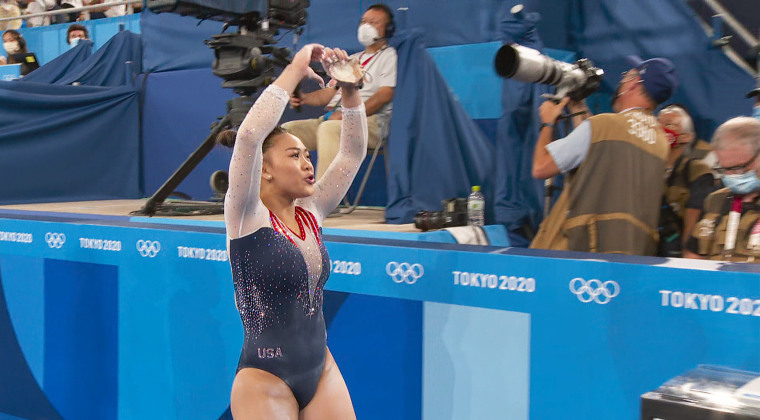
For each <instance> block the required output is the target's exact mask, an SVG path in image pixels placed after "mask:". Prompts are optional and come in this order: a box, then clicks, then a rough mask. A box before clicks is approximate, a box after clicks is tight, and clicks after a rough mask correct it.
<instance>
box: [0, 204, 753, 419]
mask: <svg viewBox="0 0 760 420" xmlns="http://www.w3.org/2000/svg"><path fill="white" fill-rule="evenodd" d="M2 217H3V218H0V279H1V281H2V283H0V285H1V286H2V290H3V297H4V299H5V302H7V310H8V319H9V321H8V322H10V324H11V326H12V330H13V331H15V335H14V337H15V338H14V339H13V341H14V342H17V343H18V346H20V349H21V351H22V352H23V354H24V356H25V363H26V364H27V365H28V373H27V374H26V376H24V374H23V372H22V373H18V372H17V371H18V369H15V367H14V369H11V366H10V365H0V377H2V378H4V379H5V380H8V378H10V379H11V380H14V381H16V382H14V383H22V382H23V381H27V382H29V381H32V383H35V382H36V383H37V384H39V387H40V388H41V390H42V392H43V393H44V396H45V398H46V400H45V401H46V402H47V403H48V404H51V405H52V406H53V407H54V408H55V409H56V410H57V412H58V413H59V414H60V415H61V416H62V418H112V417H116V418H119V419H134V418H183V419H218V418H220V417H222V416H223V413H225V411H226V409H227V406H228V404H229V390H230V386H231V384H232V380H233V377H234V374H235V367H236V364H237V358H238V355H239V351H240V347H241V344H242V329H241V325H240V320H239V317H238V315H237V312H236V310H235V306H234V299H233V289H232V282H231V276H230V268H229V263H228V261H227V255H226V252H225V237H224V234H223V229H222V228H220V227H218V222H217V223H216V224H214V223H211V224H209V223H201V224H199V225H198V226H192V225H190V224H185V225H181V224H162V223H161V220H152V222H153V223H142V222H141V220H142V219H132V220H131V221H130V220H129V219H128V218H126V217H114V218H98V219H97V220H95V219H92V218H88V217H86V216H85V217H76V218H75V217H71V218H68V216H66V215H59V216H57V217H55V218H51V217H50V215H46V216H44V217H38V216H37V215H35V214H32V213H23V212H18V213H15V214H11V213H8V212H6V213H4V216H2ZM24 219H26V220H24ZM329 233H331V234H330V235H328V236H326V237H325V240H326V244H327V247H328V249H329V251H330V255H331V258H332V264H331V269H332V275H331V277H330V281H329V282H328V284H327V290H328V292H327V295H326V300H325V315H326V319H327V320H328V344H329V346H330V348H331V350H332V352H333V354H334V356H335V358H336V360H337V361H338V364H339V366H340V367H341V370H342V372H343V374H344V376H345V379H346V382H347V383H348V386H349V390H350V391H351V393H352V398H353V400H354V402H355V405H356V411H357V414H358V417H359V418H362V419H388V418H405V419H414V418H420V419H422V418H424V419H431V420H432V419H461V418H510V419H557V418H563V419H579V420H580V419H589V418H604V419H608V418H609V419H612V418H614V419H624V420H625V419H628V420H634V419H638V410H639V396H640V395H641V394H643V393H644V392H646V391H649V390H652V389H654V388H656V387H657V386H659V385H660V384H662V383H663V382H665V381H666V380H667V379H669V378H671V377H673V376H676V375H677V374H680V373H682V372H684V371H686V370H689V369H691V368H693V367H694V366H696V365H697V364H700V363H708V364H717V365H725V366H730V367H734V368H740V369H746V370H754V371H758V370H760V281H759V280H760V277H758V270H760V267H758V266H756V265H742V264H721V263H712V262H699V261H697V262H690V261H685V260H665V259H654V258H635V257H629V258H625V257H614V256H610V257H607V256H600V255H593V256H592V255H587V254H572V253H546V252H543V253H539V252H536V251H531V250H521V251H518V250H515V249H511V248H510V249H503V248H496V247H476V246H462V245H455V244H421V243H416V242H405V241H397V240H386V239H375V240H372V239H368V238H354V237H350V236H343V234H345V232H340V231H339V230H332V231H330V232H329ZM518 252H519V253H518ZM587 257H588V258H592V259H585V258H587ZM602 259H608V260H609V261H603V260H602ZM687 263H688V264H691V266H692V268H690V269H686V268H680V267H681V266H683V265H684V264H687ZM74 273H76V274H75V275H74ZM64 291H65V292H64ZM73 302H76V303H77V305H78V306H77V310H76V312H75V313H76V314H78V315H76V316H73V317H71V316H69V317H67V318H68V319H66V320H56V319H54V318H55V317H54V316H53V315H54V314H53V312H55V313H59V312H60V311H63V310H66V308H70V307H71V304H72V303H73ZM0 308H2V305H0ZM42 308H45V309H42ZM56 308H57V309H56ZM51 311H52V312H51ZM56 311H57V312H56ZM0 315H2V314H0ZM2 319H3V316H0V322H1V320H2ZM96 320H97V321H96ZM64 321H65V324H62V322H64ZM64 328H65V329H68V330H69V331H73V333H72V334H69V335H68V336H67V337H65V339H64V338H63V337H61V336H57V335H56V334H57V333H56V332H54V331H50V330H51V329H55V330H57V331H58V332H60V331H63V329H64ZM2 331H3V329H2V326H0V332H2ZM108 331H110V332H113V333H115V334H116V336H109V335H108V333H107V332H108ZM61 340H63V342H69V343H70V344H69V345H72V346H74V347H73V348H83V349H92V348H97V349H99V353H100V354H98V355H97V357H95V356H93V355H91V354H90V353H88V352H87V351H83V352H81V353H80V352H74V351H65V352H62V351H61V350H60V347H59V345H60V343H61V342H62V341H61ZM66 340H68V341H66ZM71 340H74V341H71ZM14 342H10V341H7V340H4V341H3V342H2V343H0V345H1V346H3V348H2V349H0V350H2V351H0V353H3V354H7V352H6V350H7V348H8V346H10V345H13V344H14ZM77 346H79V347H77ZM66 364H68V365H71V366H76V367H77V368H78V369H82V371H84V372H88V371H89V372H92V373H91V374H87V375H84V376H83V377H82V378H80V379H79V380H78V381H77V382H76V386H75V389H72V390H69V392H67V393H64V392H62V391H61V388H60V387H59V386H57V385H55V384H56V383H60V382H59V381H60V378H61V377H66V372H63V371H62V370H61V367H62V366H65V365H66ZM103 364H113V365H115V373H109V372H107V371H105V372H103V371H99V370H100V367H101V366H102V365H103ZM93 365H96V368H93V367H92V366H93ZM9 375H15V376H9ZM60 375H63V376H60ZM112 375H115V377H114V376H112ZM96 384H99V386H97V387H96V386H95V385H96ZM24 395H27V394H24ZM29 395H31V396H32V397H33V396H34V395H32V393H31V392H30V393H29ZM83 396H90V397H93V398H94V397H97V398H98V399H99V400H100V401H102V406H99V407H93V406H92V404H91V398H84V399H83ZM30 398H31V397H30ZM88 400H89V401H88ZM35 404H37V403H35ZM35 406H37V405H35ZM95 410H99V411H95ZM0 413H5V414H8V415H14V416H18V417H22V418H24V416H23V415H20V412H19V409H18V408H17V407H16V408H14V407H12V406H10V405H8V404H6V403H4V401H3V399H2V398H0ZM1 415H2V414H0V416H1Z"/></svg>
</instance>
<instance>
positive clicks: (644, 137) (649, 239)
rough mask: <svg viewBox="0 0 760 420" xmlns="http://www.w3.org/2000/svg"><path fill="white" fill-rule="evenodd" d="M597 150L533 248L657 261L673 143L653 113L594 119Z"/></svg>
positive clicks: (572, 181) (570, 181)
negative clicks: (654, 258)
mask: <svg viewBox="0 0 760 420" xmlns="http://www.w3.org/2000/svg"><path fill="white" fill-rule="evenodd" d="M589 122H590V123H591V146H590V148H589V152H588V155H587V156H586V159H585V160H584V161H583V163H582V164H581V165H580V166H579V167H578V169H577V170H576V171H575V172H574V173H572V172H571V173H570V175H569V176H568V178H567V183H566V187H565V191H563V192H562V195H561V196H560V198H559V199H558V200H557V203H556V204H555V207H554V208H553V209H552V211H551V213H550V214H549V216H548V217H547V219H546V220H545V221H544V223H542V224H541V228H540V229H539V232H538V235H537V236H536V239H535V240H534V241H533V243H532V244H531V247H532V248H545V249H565V250H572V251H584V252H605V253H622V254H632V255H654V254H655V252H656V250H657V237H658V235H657V221H658V217H659V214H660V211H659V209H660V203H661V200H662V194H663V190H664V183H663V175H664V173H665V158H666V157H667V155H668V142H667V140H666V138H665V133H664V132H663V131H662V129H661V128H660V127H659V125H658V123H657V119H656V118H655V117H654V116H652V114H651V113H648V112H645V111H642V110H640V109H631V110H628V111H625V112H622V113H620V114H600V115H597V116H594V117H591V118H590V119H589Z"/></svg>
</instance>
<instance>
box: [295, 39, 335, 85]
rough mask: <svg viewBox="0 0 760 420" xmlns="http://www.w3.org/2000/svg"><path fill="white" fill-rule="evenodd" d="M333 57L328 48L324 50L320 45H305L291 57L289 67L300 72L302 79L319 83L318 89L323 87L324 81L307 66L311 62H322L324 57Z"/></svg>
mask: <svg viewBox="0 0 760 420" xmlns="http://www.w3.org/2000/svg"><path fill="white" fill-rule="evenodd" d="M333 55H334V53H332V51H331V50H330V49H329V48H325V47H324V46H322V45H320V44H307V45H304V47H303V48H301V49H300V50H299V51H298V52H297V53H296V55H295V56H293V60H291V62H290V65H291V66H293V67H294V68H296V69H298V70H299V71H300V72H301V77H302V78H307V79H313V80H315V81H317V83H319V87H320V88H323V87H325V81H324V80H323V79H322V78H321V77H320V76H319V75H318V74H317V73H315V72H314V69H312V68H311V67H310V66H309V64H310V63H312V62H324V59H325V57H326V56H329V57H332V56H333Z"/></svg>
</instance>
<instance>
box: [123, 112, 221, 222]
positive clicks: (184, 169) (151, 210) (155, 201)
mask: <svg viewBox="0 0 760 420" xmlns="http://www.w3.org/2000/svg"><path fill="white" fill-rule="evenodd" d="M229 123H230V117H229V116H225V117H224V118H222V120H221V121H219V123H218V124H217V125H216V126H215V127H214V129H213V130H211V133H210V134H209V135H208V137H206V140H204V141H203V143H201V145H200V146H198V148H197V149H195V151H194V152H193V153H192V154H191V155H190V156H188V158H187V159H186V160H185V161H184V162H183V163H182V165H180V167H179V168H177V170H176V171H174V173H173V174H172V176H170V177H169V179H167V180H166V182H164V185H162V186H161V187H160V188H159V189H158V190H156V192H155V193H153V195H152V196H151V197H150V198H149V199H148V201H147V202H146V203H145V205H144V206H143V208H142V209H140V210H138V211H136V212H135V214H144V215H147V216H152V215H153V214H155V212H156V206H158V205H159V204H161V203H163V202H164V200H166V198H167V197H169V195H170V194H171V193H172V192H173V191H174V189H175V188H177V186H178V185H179V184H180V183H181V182H182V181H184V179H185V178H187V176H188V175H190V172H192V171H193V169H195V167H196V166H198V164H199V163H201V161H202V160H203V158H205V157H206V155H208V154H209V152H211V149H213V148H214V143H215V141H216V136H217V135H218V134H219V133H220V132H221V131H222V130H224V129H226V128H229Z"/></svg>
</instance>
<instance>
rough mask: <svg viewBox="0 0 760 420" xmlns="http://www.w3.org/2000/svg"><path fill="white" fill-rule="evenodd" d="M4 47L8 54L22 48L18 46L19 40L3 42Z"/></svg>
mask: <svg viewBox="0 0 760 420" xmlns="http://www.w3.org/2000/svg"><path fill="white" fill-rule="evenodd" d="M3 48H5V51H6V52H7V53H8V54H15V53H17V52H18V50H19V49H20V48H19V46H18V41H11V42H3Z"/></svg>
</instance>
